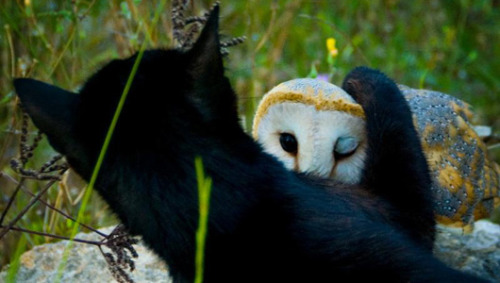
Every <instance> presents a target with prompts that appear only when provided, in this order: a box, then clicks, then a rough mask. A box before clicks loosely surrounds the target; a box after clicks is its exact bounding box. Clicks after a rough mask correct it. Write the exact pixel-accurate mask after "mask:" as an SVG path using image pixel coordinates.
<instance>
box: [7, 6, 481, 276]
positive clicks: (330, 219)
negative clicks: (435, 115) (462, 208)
mask: <svg viewBox="0 0 500 283" xmlns="http://www.w3.org/2000/svg"><path fill="white" fill-rule="evenodd" d="M217 17H218V9H217V8H216V9H214V11H213V13H212V14H211V16H210V18H209V20H208V22H207V24H206V27H205V28H204V30H203V32H202V34H201V36H200V38H199V39H198V41H197V43H196V44H195V46H194V47H193V49H191V50H190V51H187V52H185V53H183V52H180V51H177V50H152V51H148V52H146V53H145V54H144V58H143V60H142V62H141V63H140V67H139V70H138V73H137V75H136V76H135V78H134V81H133V85H132V88H131V90H130V93H129V96H128V99H127V102H126V104H125V107H124V109H123V112H122V115H121V117H120V120H119V122H118V125H117V128H116V132H115V134H114V136H113V140H112V142H111V145H110V149H109V150H108V152H107V155H106V158H105V161H104V164H103V167H102V169H101V172H100V174H99V178H98V180H97V184H96V189H97V190H98V191H99V193H100V194H101V195H102V197H103V198H104V199H105V200H106V202H107V203H108V204H109V205H110V207H111V209H112V210H113V211H114V212H115V213H116V214H117V215H118V216H119V218H120V219H121V221H122V222H123V223H124V224H125V225H126V226H127V227H128V229H129V230H130V232H131V233H133V234H140V235H142V236H143V238H144V241H145V242H146V243H147V244H148V245H149V246H150V247H151V248H152V249H153V250H154V251H155V252H156V253H157V254H159V255H160V257H161V258H162V259H164V260H165V261H166V263H167V264H168V266H169V270H170V274H171V275H172V277H173V279H174V282H192V280H193V278H194V255H195V231H196V229H197V226H198V196H197V186H196V178H195V169H194V159H195V157H196V156H201V157H202V158H203V163H204V166H205V170H206V173H207V174H208V175H209V176H211V178H212V179H213V187H212V196H211V205H210V216H209V224H208V236H207V244H206V252H205V256H206V257H205V277H204V281H205V282H300V281H302V282H322V281H329V282H330V281H340V282H343V281H347V280H349V281H356V280H366V281H368V280H369V281H376V280H383V281H384V282H388V281H396V282H399V281H400V282H408V281H411V282H462V281H470V282H479V279H477V278H474V277H472V276H469V275H466V274H463V273H461V272H458V271H455V270H453V269H451V268H448V267H446V266H445V265H444V264H443V263H441V262H440V261H438V260H437V259H435V258H434V257H433V256H432V254H431V252H430V251H429V250H428V249H427V248H426V247H425V246H424V245H422V242H423V241H422V240H421V239H420V238H419V235H417V236H415V235H413V234H415V233H407V232H406V231H414V230H415V231H417V233H416V234H419V233H420V232H418V229H420V226H418V225H419V223H418V222H419V221H415V222H416V223H414V224H416V225H417V227H414V228H412V227H413V226H409V225H407V224H406V223H403V222H400V221H403V220H408V219H409V220H411V219H412V218H411V217H409V216H408V215H407V216H408V217H407V216H404V217H399V216H398V215H397V213H398V212H397V211H393V210H392V209H393V206H392V205H390V202H391V201H399V200H403V201H405V200H406V199H405V198H406V195H405V194H403V193H401V194H402V195H400V194H399V192H394V190H396V188H398V187H399V186H401V187H400V189H401V190H407V191H409V192H408V194H409V195H410V196H411V195H414V194H416V193H415V192H414V191H413V190H416V189H420V186H422V185H425V182H426V180H427V178H428V176H426V174H427V173H426V170H423V169H422V168H419V165H418V164H417V165H418V166H416V165H415V164H414V159H415V158H416V159H417V161H418V160H419V158H420V157H419V156H418V154H417V152H418V151H419V150H418V141H417V140H418V139H417V137H416V135H415V133H414V131H412V130H408V129H407V127H410V128H411V126H409V125H410V124H411V121H408V119H407V117H409V110H408V109H407V106H405V104H404V103H402V101H403V100H402V98H401V97H400V95H401V94H400V93H399V91H396V90H394V89H393V87H394V86H393V83H392V82H391V81H389V80H388V79H386V78H385V76H383V75H382V74H380V73H378V72H375V71H371V70H367V69H358V70H357V71H355V72H354V73H353V74H351V76H349V77H348V79H349V78H353V77H354V78H359V76H356V75H357V74H359V75H360V76H361V78H360V80H359V85H360V86H361V88H355V89H350V88H349V86H347V87H346V88H347V90H348V91H349V92H350V93H351V95H354V96H358V95H359V96H360V97H361V95H363V97H365V98H366V101H368V102H369V103H362V104H363V106H364V107H365V111H366V112H367V115H368V127H369V139H370V141H371V142H370V146H371V148H370V152H371V157H370V158H369V161H368V164H367V165H368V170H367V171H366V175H365V179H364V180H365V181H364V182H365V184H366V186H373V187H371V188H370V189H371V190H373V191H374V194H380V195H381V196H382V197H378V198H377V197H373V198H367V197H366V194H367V193H370V192H369V191H368V192H367V191H366V190H365V189H364V188H359V187H352V188H340V189H335V188H333V189H332V188H330V189H329V190H325V187H323V186H320V185H316V184H314V183H313V182H311V181H309V180H305V179H303V178H299V177H298V176H297V175H296V174H294V173H292V172H289V171H287V170H285V169H284V168H283V167H282V166H281V164H280V163H279V162H278V161H277V160H275V159H274V158H272V157H271V156H269V155H267V154H265V153H263V152H262V150H261V148H260V147H259V146H258V145H257V144H256V143H255V142H254V141H253V140H252V139H251V138H250V137H249V136H247V135H246V134H245V133H244V132H243V130H242V129H241V127H240V126H239V123H238V119H237V114H236V96H235V94H234V92H233V90H232V89H231V86H230V84H229V81H228V79H227V78H226V77H224V75H223V66H222V60H221V57H220V54H219V41H218V28H217ZM134 60H135V56H134V57H131V58H129V59H125V60H115V61H113V62H111V63H109V64H108V65H107V66H105V67H104V68H103V69H102V70H101V71H99V72H98V73H97V74H96V75H94V76H93V77H91V78H90V80H89V81H88V82H87V83H86V85H85V86H84V88H83V89H82V90H81V92H80V94H71V93H66V95H67V97H71V99H69V98H68V99H66V98H65V100H68V101H69V102H65V103H67V104H68V107H69V109H70V111H69V110H65V109H61V107H63V108H64V106H62V105H59V104H60V103H56V102H54V101H52V100H53V98H55V97H53V96H52V95H53V92H56V93H59V94H60V93H64V91H63V90H60V89H58V88H56V87H53V86H48V85H46V84H43V83H40V82H37V81H34V80H28V79H19V80H15V82H14V84H15V87H16V90H17V92H18V95H19V97H20V98H21V101H22V103H23V105H24V106H25V108H26V109H27V110H28V112H29V113H30V114H31V116H32V118H33V121H34V122H35V124H36V125H37V126H39V127H40V128H41V130H42V131H44V132H45V133H47V135H48V137H49V141H50V142H51V144H52V145H53V146H54V148H56V149H57V150H58V151H60V152H61V153H63V154H65V155H66V157H67V159H68V161H69V163H70V164H71V166H72V167H73V168H74V169H75V170H76V171H77V172H78V173H80V174H81V175H82V176H83V177H84V178H85V179H87V180H88V179H89V177H90V174H91V171H92V168H93V166H94V163H95V161H96V158H97V155H98V152H99V149H100V146H101V144H102V141H103V139H104V135H105V132H106V130H107V127H108V124H109V122H108V121H110V117H111V116H112V113H113V111H114V108H115V107H116V104H117V101H118V98H119V96H120V95H121V92H122V90H123V88H124V86H125V82H126V80H127V77H128V75H129V72H130V70H131V68H132V65H133V62H134ZM357 72H358V73H357ZM379 78H381V79H379ZM372 79H373V88H364V87H363V86H364V82H371V81H372ZM348 81H349V80H348ZM379 89H382V90H385V89H388V90H390V91H388V92H383V91H378V90H379ZM37 96H38V97H37ZM56 97H57V96H56ZM41 101H44V102H43V103H42V102H41ZM60 111H69V113H71V115H70V117H65V121H56V119H59V116H58V115H60V114H58V113H59V112H60ZM64 113H67V112H64ZM378 113H383V119H381V122H375V121H376V120H379V114H378ZM60 124H62V125H64V127H60ZM370 129H373V130H370ZM373 131H375V133H374V132H373ZM394 136H397V141H398V142H396V141H393V140H387V139H390V138H394ZM373 139H380V140H378V141H374V140H373ZM386 144H389V145H390V146H391V147H393V148H391V150H394V151H395V152H397V153H398V154H399V155H398V156H397V157H394V156H392V154H387V153H386V151H384V150H385V147H386ZM404 148H407V149H404ZM377 152H381V153H379V154H377ZM380 158H382V159H387V161H386V160H380ZM393 158H396V162H397V165H399V166H401V168H397V170H398V172H399V173H400V174H403V172H404V174H405V175H404V176H407V177H408V178H410V179H409V180H403V179H400V178H394V177H393V174H394V172H393V170H395V169H394V166H393V165H390V164H391V162H390V161H391V160H393ZM403 161H406V162H403ZM382 165H386V166H387V167H383V166H382ZM373 166H376V167H377V168H372V167H373ZM379 166H380V167H379ZM415 167H417V168H415ZM424 167H425V166H424ZM370 172H372V173H370ZM373 172H376V175H372V174H375V173H373ZM413 175H414V176H413ZM422 180H423V181H422ZM412 182H417V183H415V184H413V183H412ZM421 182H423V183H421ZM417 187H418V188H417ZM393 193H396V194H398V195H397V196H395V197H394V198H395V199H393V197H392V194H393ZM406 202H408V201H406ZM418 205H419V204H418V203H417V204H415V206H416V208H415V209H416V210H417V208H418V207H417V206H418ZM405 210H406V209H405ZM411 210H412V209H411V208H408V211H411ZM425 216H427V215H425ZM395 221H396V222H397V224H395ZM424 222H425V221H424ZM424 224H425V223H424ZM402 227H404V228H406V230H405V229H403V228H402Z"/></svg>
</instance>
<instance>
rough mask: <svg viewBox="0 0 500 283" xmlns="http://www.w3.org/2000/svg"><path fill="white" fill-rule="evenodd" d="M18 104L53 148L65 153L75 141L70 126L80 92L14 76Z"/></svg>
mask: <svg viewBox="0 0 500 283" xmlns="http://www.w3.org/2000/svg"><path fill="white" fill-rule="evenodd" d="M14 87H15V89H16V92H17V95H18V96H19V99H20V100H21V105H22V106H23V108H24V109H25V111H26V112H27V113H28V115H29V116H30V117H31V119H32V120H33V123H35V125H36V126H37V127H38V129H40V131H42V132H43V133H45V134H46V135H47V137H48V139H49V142H50V144H51V145H52V147H54V149H55V150H57V151H59V152H60V153H62V154H66V153H67V152H66V151H67V150H68V148H69V147H71V145H72V144H73V143H74V139H73V126H74V123H75V118H76V117H75V116H76V114H75V113H76V107H77V103H78V101H79V95H78V94H76V93H72V92H69V91H67V90H64V89H61V88H59V87H56V86H53V85H50V84H47V83H44V82H40V81H37V80H33V79H26V78H22V79H15V80H14Z"/></svg>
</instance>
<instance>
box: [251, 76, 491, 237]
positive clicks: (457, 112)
mask: <svg viewBox="0 0 500 283" xmlns="http://www.w3.org/2000/svg"><path fill="white" fill-rule="evenodd" d="M400 89H401V91H402V93H403V94H404V96H405V98H406V100H407V101H408V104H409V105H410V108H411V110H412V112H413V120H414V125H415V128H416V130H417V132H418V133H419V135H420V139H421V142H422V147H423V149H424V153H425V155H426V157H427V161H428V164H429V167H430V171H431V176H432V178H433V187H432V191H433V194H434V202H435V214H436V220H437V221H438V223H440V224H443V225H447V226H451V227H461V228H467V227H469V228H470V227H471V224H472V223H473V221H474V220H475V219H479V218H484V217H488V216H489V215H490V213H491V211H492V210H493V208H494V207H495V206H497V205H498V204H500V198H499V196H500V195H499V179H500V167H499V166H498V165H497V164H496V163H495V162H493V161H492V160H490V158H489V156H488V152H487V148H486V145H485V144H484V143H483V141H482V140H481V138H480V137H479V136H478V134H477V133H476V131H475V130H474V127H473V126H472V125H471V123H470V119H471V118H472V116H473V113H472V112H471V109H470V106H469V105H468V104H467V103H465V102H463V101H461V100H459V99H457V98H454V97H451V96H449V95H446V94H443V93H439V92H435V91H429V90H417V89H412V88H409V87H406V86H402V85H401V86H400ZM364 118H365V117H364V113H363V110H362V108H361V106H360V105H359V104H357V103H356V102H355V101H354V100H353V99H352V98H351V97H350V96H349V95H348V94H347V93H346V92H345V91H344V90H343V89H341V88H339V87H337V86H335V85H333V84H331V83H328V82H325V81H321V80H316V79H294V80H291V81H287V82H284V83H282V84H280V85H278V86H276V87H274V88H273V89H272V90H271V91H269V92H268V93H267V94H266V95H265V96H264V97H263V99H262V100H261V102H260V104H259V106H258V108H257V112H256V115H255V118H254V123H253V130H252V135H253V137H254V138H255V139H256V140H257V141H258V142H259V143H260V144H261V145H262V147H263V148H264V150H265V151H266V152H268V153H269V154H271V155H274V156H275V157H276V158H278V159H279V160H280V161H281V162H283V164H284V165H285V167H287V168H289V169H292V170H295V171H298V172H304V173H308V174H312V175H316V176H319V177H328V178H332V179H335V180H337V181H340V182H344V183H349V184H352V183H357V182H359V181H360V178H361V173H362V170H363V166H364V159H365V157H366V149H367V144H366V142H367V141H366V132H365V120H364ZM389 150H390V149H389ZM409 162H411V161H409Z"/></svg>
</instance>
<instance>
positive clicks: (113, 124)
mask: <svg viewBox="0 0 500 283" xmlns="http://www.w3.org/2000/svg"><path fill="white" fill-rule="evenodd" d="M165 2H166V1H165V0H164V1H162V2H161V4H160V7H159V9H157V10H156V13H155V15H154V18H153V21H152V22H153V26H154V25H155V24H156V23H157V22H158V19H159V16H160V12H161V11H163V8H164V7H165ZM146 46H147V41H146V40H144V42H143V43H142V45H141V48H140V50H139V52H138V54H137V57H136V59H135V62H134V66H133V67H132V71H131V72H130V75H129V77H128V79H127V83H126V85H125V88H124V89H123V92H122V95H121V97H120V101H119V102H118V106H117V107H116V111H115V114H114V115H113V119H112V120H111V124H110V126H109V129H108V132H107V133H106V138H105V140H104V143H103V146H102V148H101V151H100V153H99V157H98V159H97V162H96V165H95V167H94V170H93V172H92V176H91V178H90V181H89V184H88V185H87V187H86V189H85V194H84V196H83V199H82V204H81V206H80V209H79V211H78V216H77V218H76V222H74V223H73V228H72V230H71V235H70V238H71V239H73V238H75V236H76V234H77V233H78V230H79V229H78V228H79V226H78V225H77V224H76V223H79V222H81V219H82V218H83V214H84V213H85V208H86V207H87V203H88V201H89V200H90V196H91V194H92V191H93V188H94V185H95V182H96V180H97V176H98V175H99V171H100V169H101V166H102V163H103V161H104V157H105V156H106V152H107V150H108V147H109V143H110V141H111V138H112V137H113V132H114V130H115V127H116V124H117V123H118V118H119V117H120V113H121V111H122V108H123V105H124V104H125V101H126V99H127V95H128V93H129V91H130V87H131V86H132V82H133V80H134V77H135V74H136V73H137V69H138V68H139V64H140V62H141V60H142V56H143V55H144V51H145V50H146ZM72 246H73V241H69V243H68V245H67V246H66V248H65V249H64V252H63V258H62V260H61V263H60V264H59V267H58V270H57V276H56V278H55V282H57V283H58V282H60V281H61V278H62V274H63V271H64V268H65V266H66V263H67V261H68V256H69V252H70V251H71V248H72Z"/></svg>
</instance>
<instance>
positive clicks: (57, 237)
mask: <svg viewBox="0 0 500 283" xmlns="http://www.w3.org/2000/svg"><path fill="white" fill-rule="evenodd" d="M0 228H3V226H0ZM10 230H13V231H18V232H23V233H28V234H33V235H39V236H45V237H51V238H54V239H60V240H70V237H65V236H59V235H54V234H50V233H43V232H38V231H33V230H28V229H24V228H21V227H16V226H12V227H10ZM73 241H75V242H79V243H84V244H91V245H96V246H100V245H102V244H103V243H102V241H89V240H83V239H78V238H75V239H73Z"/></svg>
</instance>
